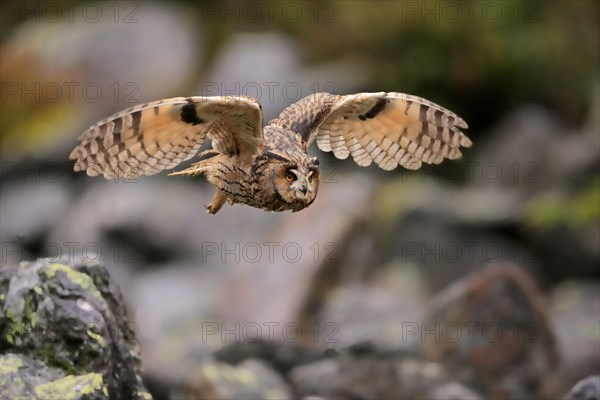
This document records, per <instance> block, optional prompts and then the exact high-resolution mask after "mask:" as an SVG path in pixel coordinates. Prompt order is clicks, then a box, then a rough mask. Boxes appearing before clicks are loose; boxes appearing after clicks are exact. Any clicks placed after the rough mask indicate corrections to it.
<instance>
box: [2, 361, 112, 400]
mask: <svg viewBox="0 0 600 400" xmlns="http://www.w3.org/2000/svg"><path fill="white" fill-rule="evenodd" d="M0 393H2V397H3V398H7V397H8V398H39V399H64V400H79V399H81V400H84V399H106V400H108V398H109V397H108V387H107V386H106V384H105V383H104V381H103V379H102V375H100V374H98V373H94V372H91V373H88V374H84V375H65V372H64V371H62V370H61V369H59V368H54V367H50V366H47V365H46V364H44V363H43V362H42V361H38V360H33V359H30V358H29V357H27V356H25V355H23V354H12V353H7V354H2V355H0Z"/></svg>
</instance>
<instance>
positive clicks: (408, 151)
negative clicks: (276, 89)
mask: <svg viewBox="0 0 600 400" xmlns="http://www.w3.org/2000/svg"><path fill="white" fill-rule="evenodd" d="M459 128H467V124H466V123H465V121H463V120H462V119H461V118H460V117H458V116H457V115H456V114H454V113H453V112H451V111H449V110H447V109H445V108H443V107H441V106H439V105H437V104H435V103H432V102H430V101H428V100H425V99H423V98H420V97H416V96H411V95H407V94H402V93H394V92H390V93H385V92H380V93H357V94H351V95H346V96H339V95H334V94H329V93H315V94H312V95H310V96H307V97H305V98H303V99H301V100H300V101H298V102H296V103H294V104H292V105H290V106H289V107H287V108H286V109H285V110H283V112H282V113H281V114H280V115H279V117H277V118H275V119H273V120H271V121H270V122H269V123H268V124H267V125H266V126H264V127H263V115H262V107H261V105H260V103H259V102H258V101H257V100H256V99H254V98H251V97H246V96H222V97H221V96H217V97H175V98H172V99H165V100H159V101H155V102H152V103H145V104H141V105H138V106H135V107H131V108H129V109H126V110H123V111H121V112H119V113H116V114H114V115H111V116H110V117H108V118H105V119H104V120H102V121H100V122H98V123H97V124H95V125H93V126H91V127H90V128H89V129H88V130H87V131H85V132H84V133H83V134H82V135H81V136H80V137H79V140H80V143H79V145H78V146H77V147H76V148H75V149H74V150H73V152H71V155H70V159H72V160H76V161H75V171H84V170H85V171H87V174H88V175H91V176H96V175H100V174H102V175H104V177H105V178H107V179H115V178H119V177H122V178H134V177H138V176H141V175H153V174H156V173H158V172H160V171H163V170H165V169H170V168H174V167H175V166H177V165H178V164H180V163H181V162H183V161H185V160H188V159H190V158H191V157H193V156H194V155H195V154H196V153H198V151H199V149H200V147H201V146H202V145H203V144H204V141H205V140H206V138H209V139H211V140H212V148H211V149H209V150H205V151H203V152H201V153H200V154H199V157H200V158H201V159H200V161H198V162H196V163H194V164H192V166H191V167H189V168H187V169H185V170H183V171H179V172H175V173H171V174H170V175H188V176H194V175H200V174H204V176H205V177H206V179H208V181H209V182H210V183H212V184H213V185H215V186H216V188H217V192H216V194H215V195H214V197H213V198H212V200H211V202H210V203H209V204H208V205H206V209H207V210H208V212H209V213H210V214H215V213H216V212H218V211H219V210H220V209H221V207H222V206H223V204H225V202H226V201H228V202H229V203H230V204H234V203H243V204H247V205H250V206H252V207H257V208H262V209H265V210H268V211H284V210H292V211H293V212H296V211H300V210H302V209H303V208H305V207H308V206H309V205H310V204H312V202H313V201H314V200H315V197H316V196H317V191H318V189H319V160H318V159H317V158H316V157H309V156H308V154H307V149H308V147H309V146H310V144H311V143H312V142H313V141H315V140H316V142H317V146H318V147H319V148H320V149H321V150H323V151H333V154H334V155H335V156H336V157H337V158H339V159H345V158H347V157H348V156H349V155H351V156H352V158H353V159H354V161H355V162H356V163H357V164H358V165H360V166H362V167H366V166H368V165H370V164H371V162H375V164H377V165H378V166H379V167H380V168H382V169H384V170H387V171H389V170H392V169H394V168H396V167H397V166H398V165H401V166H403V167H404V168H407V169H411V170H415V169H418V168H420V167H421V163H423V162H425V163H428V164H432V163H433V164H439V163H440V162H442V160H444V158H449V159H457V158H460V157H461V153H460V147H461V146H463V147H470V146H471V141H470V140H469V138H467V136H465V134H464V133H463V132H461V131H460V130H459Z"/></svg>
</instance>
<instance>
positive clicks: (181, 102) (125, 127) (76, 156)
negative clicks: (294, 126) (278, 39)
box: [69, 96, 263, 179]
mask: <svg viewBox="0 0 600 400" xmlns="http://www.w3.org/2000/svg"><path fill="white" fill-rule="evenodd" d="M262 125H263V124H262V111H261V107H260V104H259V103H258V101H257V100H256V99H253V98H251V97H241V96H240V97H226V96H225V97H220V96H217V97H175V98H172V99H165V100H159V101H155V102H151V103H146V104H142V105H138V106H135V107H131V108H129V109H126V110H123V111H121V112H118V113H116V114H114V115H111V116H110V117H108V118H105V119H104V120H102V121H100V122H99V123H97V124H95V125H93V126H91V127H90V128H89V129H88V130H87V131H85V132H84V133H83V134H82V135H81V136H80V137H79V140H80V142H81V143H79V145H78V146H77V147H76V148H75V149H74V150H73V151H72V152H71V155H70V156H69V158H70V159H72V160H76V161H75V171H84V170H85V171H87V174H88V175H91V176H96V175H100V174H102V175H104V177H105V178H107V179H114V178H117V177H125V178H133V177H137V176H140V175H153V174H156V173H158V172H160V171H163V170H165V169H170V168H173V167H175V166H176V165H178V164H179V163H181V162H183V161H185V160H187V159H189V158H191V157H192V156H194V155H195V154H196V153H197V152H198V150H199V149H200V147H201V146H202V144H203V143H204V141H205V139H206V137H209V138H210V139H212V141H213V142H212V145H213V148H214V149H215V150H216V151H218V152H221V153H230V154H237V155H238V156H239V157H240V159H241V160H242V162H243V160H250V159H251V157H252V155H253V154H255V153H256V152H257V151H258V150H259V149H260V147H261V146H262V144H263V127H262Z"/></svg>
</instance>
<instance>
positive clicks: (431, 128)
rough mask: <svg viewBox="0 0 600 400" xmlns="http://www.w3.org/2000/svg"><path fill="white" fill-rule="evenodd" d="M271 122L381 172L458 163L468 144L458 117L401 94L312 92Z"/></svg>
mask: <svg viewBox="0 0 600 400" xmlns="http://www.w3.org/2000/svg"><path fill="white" fill-rule="evenodd" d="M271 123H273V124H276V125H280V126H284V127H287V128H289V129H292V130H294V131H295V132H298V133H300V135H301V139H302V142H303V144H304V146H305V147H308V146H309V145H310V143H312V142H313V141H314V140H316V141H317V146H318V147H319V148H320V149H321V150H323V151H333V154H334V155H335V156H336V157H337V158H339V159H345V158H347V157H348V156H349V155H352V158H353V159H354V161H355V162H356V163H357V164H358V165H360V166H363V167H365V166H368V165H370V164H371V162H372V161H375V164H377V165H378V166H379V167H381V168H382V169H384V170H392V169H394V168H396V167H397V166H398V165H401V166H403V167H405V168H407V169H413V170H414V169H419V168H420V167H421V164H422V163H423V162H425V163H428V164H432V163H433V164H439V163H440V162H442V161H443V160H444V158H449V159H457V158H460V157H461V156H462V155H461V152H460V147H461V146H463V147H470V146H471V144H472V143H471V141H470V140H469V138H468V137H467V136H466V135H465V134H464V133H463V132H461V131H460V129H459V128H467V124H466V123H465V121H463V120H462V119H461V118H460V117H458V116H457V115H456V114H454V113H453V112H452V111H449V110H447V109H445V108H443V107H441V106H439V105H437V104H435V103H432V102H430V101H428V100H425V99H423V98H421V97H417V96H411V95H408V94H403V93H395V92H390V93H385V92H380V93H358V94H351V95H346V96H337V95H332V94H328V93H316V94H313V95H311V96H308V97H306V98H304V99H302V100H300V101H299V102H298V103H296V104H292V105H291V106H290V107H288V108H287V109H285V110H284V111H283V112H282V113H281V115H280V116H279V117H278V118H277V119H275V120H273V121H271Z"/></svg>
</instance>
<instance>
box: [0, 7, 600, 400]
mask: <svg viewBox="0 0 600 400" xmlns="http://www.w3.org/2000/svg"><path fill="white" fill-rule="evenodd" d="M1 7H2V8H1V11H2V12H1V18H2V24H1V28H0V29H1V35H2V36H1V43H0V50H1V65H0V73H1V77H0V78H1V91H0V92H1V96H2V99H1V101H0V107H1V113H0V157H1V177H0V179H1V193H0V218H1V226H0V240H1V243H2V257H1V263H0V266H2V267H6V266H9V265H15V264H17V263H18V262H20V261H21V260H32V259H36V258H38V257H49V258H51V259H58V258H62V259H64V258H67V259H69V260H71V261H73V260H84V261H86V262H98V263H101V264H103V265H105V266H106V267H107V268H108V269H109V271H110V274H111V276H112V277H113V279H114V280H115V281H116V282H117V283H118V285H119V286H120V288H121V291H122V292H123V295H124V297H125V300H126V303H127V304H128V306H129V308H130V310H131V311H132V313H133V315H134V318H135V329H136V337H137V339H138V340H139V345H140V348H141V352H142V366H143V369H144V382H145V384H146V386H147V387H148V389H149V391H150V393H151V394H152V395H153V396H154V397H155V398H157V399H161V398H174V397H177V396H182V395H183V394H185V393H187V394H188V395H190V396H192V397H196V398H201V397H209V396H213V397H219V396H220V398H228V397H229V398H235V397H238V398H239V397H240V396H242V395H243V394H244V395H248V396H249V397H253V396H254V397H262V398H267V397H268V398H290V397H302V396H312V395H315V396H338V397H341V398H361V399H362V398H365V399H366V398H382V397H387V398H415V397H418V396H420V397H421V398H461V399H462V398H483V397H486V398H489V397H498V398H534V397H538V398H539V397H544V398H560V397H562V396H563V395H564V394H565V393H566V392H567V391H568V389H569V388H570V387H571V386H572V385H573V384H574V383H575V382H577V381H578V380H580V379H582V378H584V377H586V376H588V375H591V374H598V373H600V328H599V321H600V286H599V285H598V280H599V278H600V269H599V268H598V265H600V262H599V261H600V245H599V243H600V224H599V222H600V168H599V167H600V135H599V132H600V122H599V120H600V114H599V110H600V94H599V93H600V78H599V73H598V71H599V50H598V49H599V48H600V46H599V44H600V43H599V41H600V40H599V38H600V32H599V28H598V21H599V20H600V6H599V4H598V3H597V2H593V1H571V2H561V1H547V2H546V1H539V2H538V1H523V2H521V1H508V2H496V1H469V2H462V1H457V2H437V1H423V2H421V1H389V2H388V1H378V2H367V1H341V2H335V1H326V2H312V1H271V2H264V3H263V2H244V1H226V2H216V1H215V2H213V1H204V2H177V1H169V2H161V1H149V2H141V1H123V2H110V1H109V2H82V3H79V2H66V1H48V2H37V1H21V2H17V1H8V2H3V3H2V6H1ZM318 91H327V92H331V93H336V94H348V93H355V92H361V91H367V92H378V91H399V92H405V93H410V94H414V95H418V96H422V97H425V98H427V99H429V100H431V101H434V102H436V103H438V104H440V105H443V106H444V107H447V108H449V109H451V110H453V111H455V112H456V113H457V114H459V115H460V116H462V117H463V118H464V119H465V120H466V121H467V122H468V124H469V129H468V131H467V134H468V136H469V137H470V138H471V139H472V140H473V143H474V146H473V147H472V148H471V149H467V150H465V151H464V152H463V154H464V157H463V159H461V160H459V161H446V162H444V163H443V164H442V165H439V166H435V167H429V166H427V167H425V168H423V169H422V170H420V171H416V172H408V171H404V170H401V169H398V170H396V171H392V172H383V171H379V170H377V169H376V168H374V167H370V168H365V169H361V168H359V167H357V166H356V165H354V164H353V163H352V162H351V161H350V160H346V161H339V160H337V161H336V160H335V159H334V158H333V157H332V156H331V154H325V153H320V154H318V155H319V158H320V159H321V165H322V173H321V176H322V183H321V188H320V193H319V196H318V198H317V199H316V201H315V202H314V204H313V205H312V206H311V207H310V208H308V209H306V210H304V211H302V212H299V213H296V214H292V213H266V212H264V211H261V210H256V209H253V208H250V207H247V206H240V205H235V206H229V205H225V206H224V208H223V209H222V210H221V212H219V213H218V214H217V215H215V216H212V215H207V214H206V213H205V210H204V207H203V205H204V204H206V203H208V202H209V201H210V198H211V197H212V195H213V192H214V189H213V187H212V186H210V185H209V184H207V183H206V182H205V181H204V180H203V178H194V179H189V178H188V179H186V178H179V177H170V178H168V177H167V176H166V174H161V175H158V176H153V177H145V178H141V179H139V180H119V181H114V182H112V181H105V180H103V179H99V178H90V177H87V176H85V174H75V173H74V172H73V171H72V167H73V165H72V162H71V161H69V160H68V155H69V153H70V150H71V149H72V148H73V147H74V146H75V144H76V141H77V136H78V135H79V134H80V133H81V132H83V131H84V130H85V129H87V128H88V127H89V126H90V125H91V124H93V123H95V122H96V121H97V120H100V119H102V118H104V117H106V116H108V115H110V114H112V113H114V112H117V111H119V110H121V109H123V108H127V107H130V106H132V105H135V104H138V103H143V102H147V101H152V100H157V99H161V98H167V97H175V96H192V95H239V94H242V95H248V96H252V97H255V98H257V99H258V100H259V101H260V102H261V103H262V106H263V109H264V112H265V120H269V119H271V118H274V117H275V116H276V115H277V114H278V113H279V112H280V111H281V110H282V109H283V108H284V107H286V106H287V105H289V104H291V103H293V102H295V101H298V100H299V99H300V98H302V97H304V96H307V95H309V94H311V93H315V92H318ZM311 151H312V152H313V153H314V154H317V153H319V152H318V151H317V149H316V148H315V149H312V150H311ZM215 371H217V372H215ZM248 371H250V372H248ZM252 385H254V386H257V387H263V386H264V387H266V388H268V390H269V391H268V392H264V391H260V390H262V389H246V386H248V387H249V386H252ZM245 390H247V391H245ZM252 390H255V391H252ZM265 390H267V389H265ZM248 393H250V394H248ZM265 393H266V394H265ZM344 396H346V397H344Z"/></svg>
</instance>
